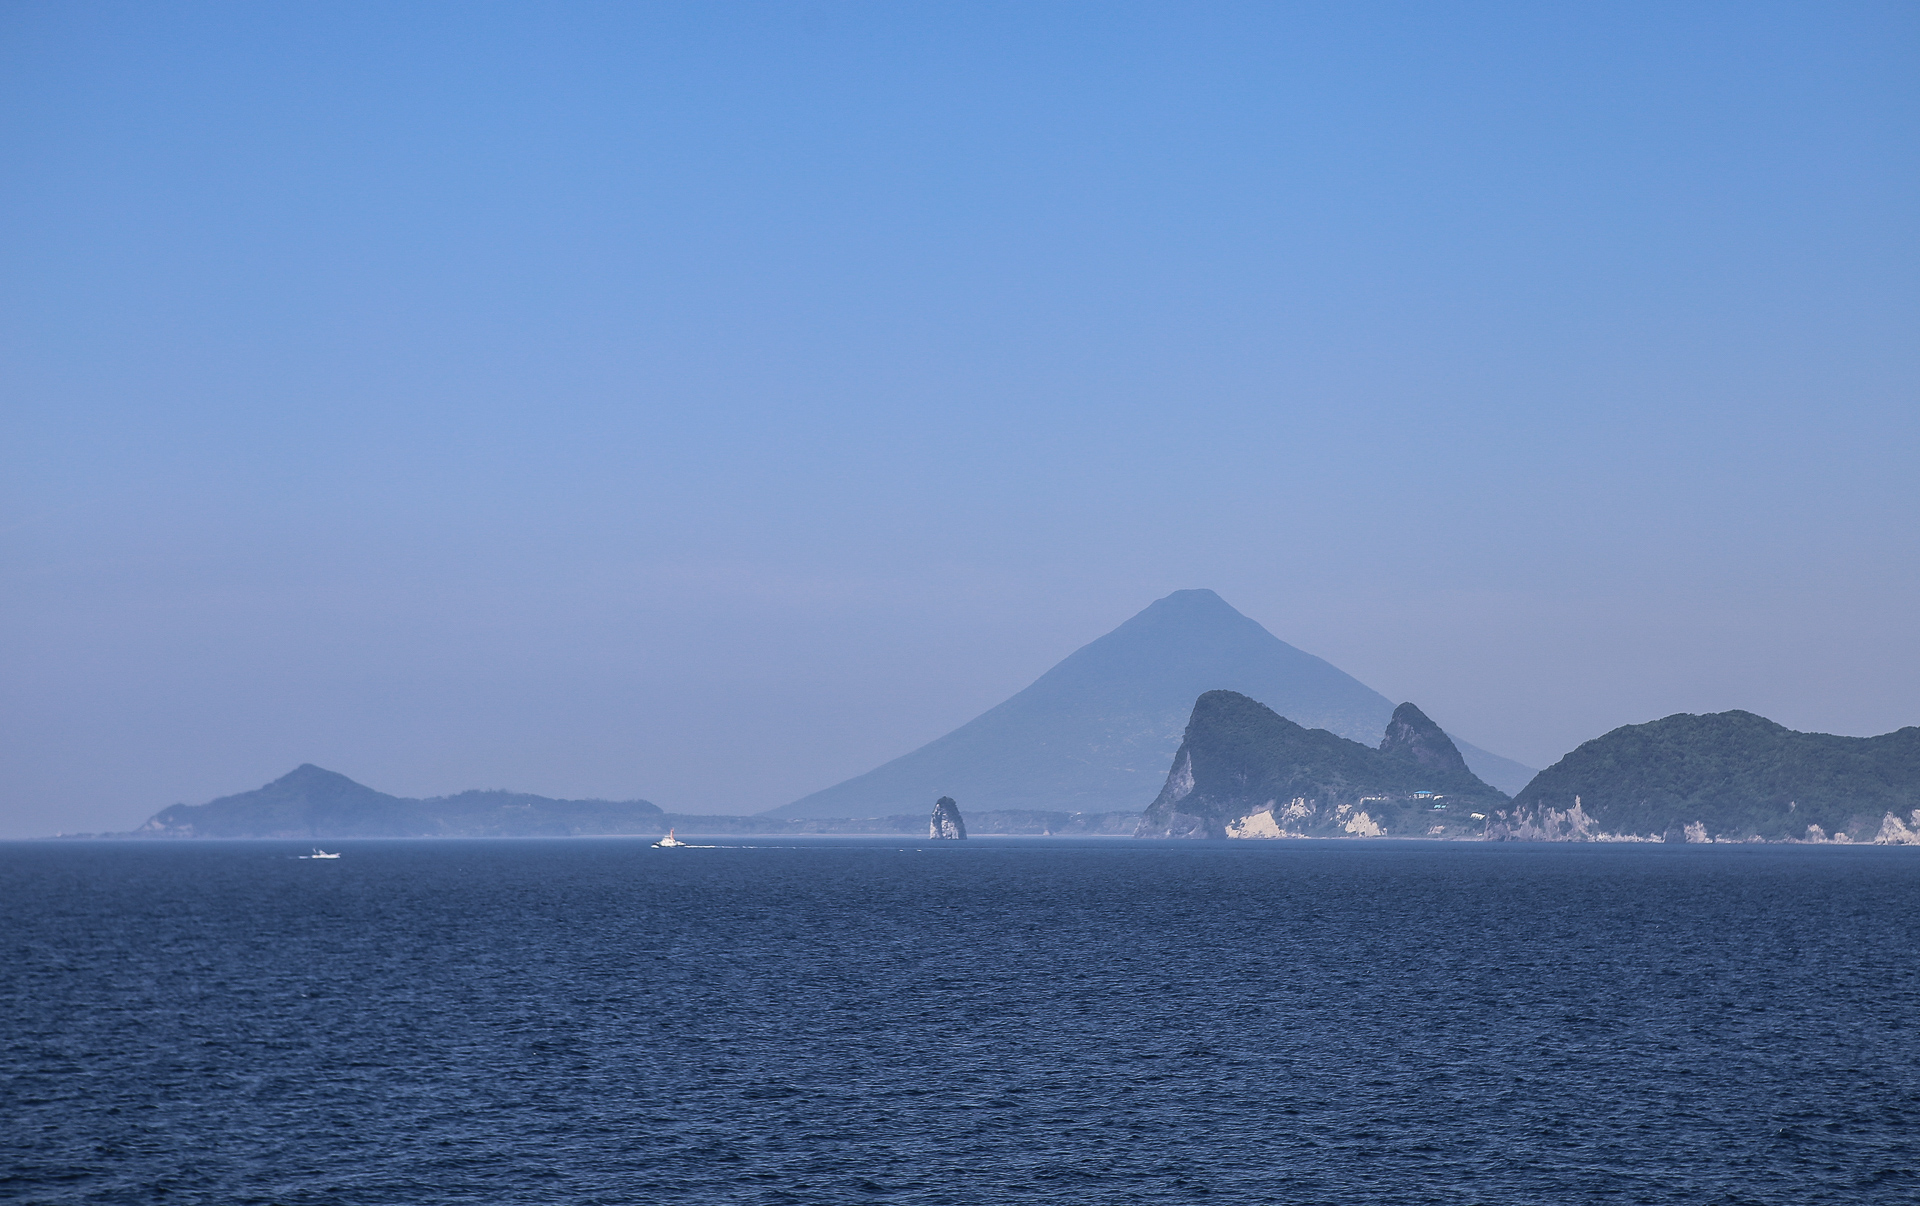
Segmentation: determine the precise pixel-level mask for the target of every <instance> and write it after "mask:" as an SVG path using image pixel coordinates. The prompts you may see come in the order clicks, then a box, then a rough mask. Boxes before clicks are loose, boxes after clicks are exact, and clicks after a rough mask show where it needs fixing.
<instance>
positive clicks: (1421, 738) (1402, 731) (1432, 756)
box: [1380, 703, 1467, 773]
mask: <svg viewBox="0 0 1920 1206" xmlns="http://www.w3.org/2000/svg"><path fill="white" fill-rule="evenodd" d="M1380 752H1381V753H1383V754H1386V755H1388V756H1389V757H1393V758H1401V759H1404V760H1406V761H1409V762H1412V763H1413V764H1414V765H1415V766H1418V767H1420V768H1422V769H1424V770H1431V771H1461V772H1463V773H1465V772H1467V760H1466V759H1465V758H1462V757H1461V756H1460V750H1459V748H1458V747H1457V746H1455V745H1454V744H1453V739H1452V738H1450V737H1448V736H1447V735H1446V733H1445V732H1443V731H1442V730H1441V728H1440V726H1439V725H1437V724H1435V723H1433V721H1431V720H1429V719H1427V714H1426V713H1425V712H1422V711H1421V710H1420V709H1419V708H1416V707H1414V706H1413V705H1412V704H1410V703H1403V704H1401V705H1400V706H1399V707H1397V708H1395V709H1394V710H1393V719H1391V720H1389V721H1387V734H1386V736H1384V737H1382V738H1381V739H1380Z"/></svg>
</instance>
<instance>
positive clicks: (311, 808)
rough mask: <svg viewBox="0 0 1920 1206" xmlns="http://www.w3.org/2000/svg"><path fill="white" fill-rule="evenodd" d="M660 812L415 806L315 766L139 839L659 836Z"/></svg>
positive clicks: (576, 806)
mask: <svg viewBox="0 0 1920 1206" xmlns="http://www.w3.org/2000/svg"><path fill="white" fill-rule="evenodd" d="M661 815H662V814H661V812H660V809H658V808H656V807H655V806H654V805H652V804H649V803H648V802H647V801H645V800H628V801H625V802H623V803H615V802H612V801H608V800H549V799H547V798H546V797H545V796H528V795H520V794H517V793H514V792H505V791H466V792H461V793H460V794H459V795H455V796H438V797H435V798H433V799H429V800H410V799H406V798H404V797H400V796H390V795H387V794H386V793H385V792H379V791H375V790H374V789H373V788H371V787H365V786H363V785H361V784H359V783H355V782H354V781H353V780H352V779H349V778H347V777H346V776H345V775H342V774H337V773H335V772H333V771H330V770H323V769H321V768H320V767H317V766H314V765H313V764H311V763H308V764H305V765H302V766H300V767H298V768H297V769H295V770H293V771H290V772H289V773H287V774H285V775H282V776H281V777H280V778H278V779H275V780H274V781H273V782H271V783H269V784H267V785H266V786H265V787H260V788H256V789H255V790H253V791H247V792H241V793H240V794H239V795H234V796H223V797H221V798H220V799H218V800H214V801H211V802H210V803H206V804H175V805H174V806H173V807H171V808H167V809H163V810H161V811H160V812H159V813H156V814H155V815H154V817H153V819H152V820H150V821H148V822H147V823H146V824H145V825H143V826H141V827H140V828H139V829H138V830H136V831H135V832H136V833H137V834H138V835H140V836H142V837H220V838H264V837H276V838H302V839H307V838H343V837H564V836H569V835H573V834H600V833H657V832H659V829H660V827H659V825H658V824H657V823H656V822H657V821H658V819H659V818H660V816H661Z"/></svg>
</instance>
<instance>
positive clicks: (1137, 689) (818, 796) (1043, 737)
mask: <svg viewBox="0 0 1920 1206" xmlns="http://www.w3.org/2000/svg"><path fill="white" fill-rule="evenodd" d="M1216 690H1227V691H1238V692H1240V693H1241V694H1243V695H1247V696H1250V697H1252V698H1253V699H1256V700H1259V701H1260V702H1261V703H1263V704H1265V705H1267V706H1268V707H1270V708H1272V709H1273V710H1274V711H1276V712H1278V713H1279V714H1280V715H1282V716H1285V717H1287V718H1288V719H1290V720H1292V721H1294V722H1296V723H1298V724H1301V725H1305V726H1306V727H1308V728H1323V729H1328V730H1330V731H1332V732H1334V733H1338V734H1339V735H1340V736H1342V737H1346V738H1349V739H1351V740H1354V741H1360V742H1363V743H1365V744H1367V745H1369V746H1374V745H1378V744H1379V742H1380V740H1381V737H1382V734H1383V733H1384V732H1385V731H1386V728H1387V725H1388V722H1389V721H1390V720H1391V719H1392V717H1393V710H1394V706H1393V703H1392V701H1390V700H1388V699H1387V697H1386V696H1384V695H1381V694H1380V693H1379V692H1378V691H1375V690H1373V689H1372V688H1371V687H1368V686H1367V685H1366V684H1365V683H1362V682H1360V681H1359V680H1358V679H1355V678H1353V677H1352V676H1351V675H1348V674H1345V673H1343V672H1342V671H1340V670H1339V669H1337V668H1335V667H1334V666H1332V665H1329V664H1328V663H1327V662H1325V661H1322V660H1321V659H1320V658H1317V657H1314V656H1313V655H1312V654H1310V653H1304V652H1302V651H1301V650H1298V649H1295V648H1294V647H1293V646H1291V645H1289V644H1287V643H1286V642H1285V641H1282V640H1280V639H1279V638H1277V637H1275V636H1274V635H1273V634H1272V633H1270V632H1268V631H1267V630H1266V629H1265V628H1262V627H1261V626H1260V625H1259V624H1258V623H1256V622H1254V621H1253V620H1250V619H1248V618H1247V617H1246V616H1243V615H1241V614H1240V613H1239V612H1237V611H1235V610H1234V609H1233V608H1232V607H1231V606H1229V605H1228V603H1227V602H1226V600H1224V599H1222V598H1221V597H1220V596H1219V595H1216V594H1214V593H1213V592H1212V591H1210V590H1182V591H1176V592H1174V593H1173V594H1171V595H1168V596H1167V597H1166V598H1164V599H1161V600H1160V601H1159V602H1157V603H1155V604H1153V605H1152V606H1150V607H1148V608H1147V609H1146V610H1145V611H1143V612H1141V613H1140V614H1139V615H1137V616H1134V617H1133V618H1132V619H1131V620H1128V621H1127V622H1126V623H1124V624H1122V625H1120V627H1118V628H1116V629H1114V630H1113V631H1112V632H1110V633H1108V634H1107V635H1105V636H1103V637H1101V638H1100V639H1099V640H1097V641H1094V642H1093V643H1092V644H1089V645H1086V646H1084V647H1082V648H1081V649H1079V650H1077V651H1076V652H1074V653H1073V654H1072V655H1070V656H1069V657H1067V659H1066V660H1064V661H1062V662H1061V663H1060V664H1059V665H1057V666H1055V667H1054V668H1053V669H1051V670H1049V671H1047V672H1046V673H1045V674H1043V675H1041V676H1040V678H1039V679H1038V681H1036V682H1035V683H1034V684H1033V685H1032V686H1030V687H1028V688H1027V689H1026V690H1024V691H1021V692H1020V693H1019V694H1017V695H1015V696H1013V697H1012V698H1011V699H1008V700H1007V701H1006V702H1004V703H1002V704H1000V705H998V706H997V707H994V708H992V709H990V710H988V711H987V712H984V713H982V714H981V715H980V716H978V717H975V718H974V719H973V720H971V721H968V722H967V723H966V724H964V725H962V726H960V727H959V728H957V729H955V730H954V731H953V732H951V733H948V734H947V735H946V736H945V737H941V738H939V739H938V740H936V741H933V742H930V743H928V744H927V745H924V746H922V747H920V748H919V749H917V750H915V751H913V752H912V753H910V754H906V755H903V756H902V757H899V758H896V759H894V760H893V761H892V762H889V763H887V764H885V765H884V766H881V767H878V768H876V769H874V770H871V771H868V772H867V773H866V774H864V775H861V776H859V777H858V778H854V779H849V780H847V781H846V782H844V783H841V784H838V785H836V786H834V787H829V788H827V789H826V790H824V791H818V792H815V793H814V794H812V795H810V796H807V797H805V798H804V799H800V800H796V801H794V802H793V803H791V804H788V805H785V806H784V807H781V808H776V809H774V810H772V813H771V815H773V816H780V817H868V816H889V815H892V814H895V813H907V812H918V811H919V810H920V809H921V808H923V807H925V805H923V804H921V803H920V801H922V800H924V799H926V798H927V797H928V796H941V795H951V796H956V797H959V798H960V799H963V800H966V801H967V803H968V807H969V808H971V809H975V810H982V811H984V810H992V809H1007V808H1032V809H1048V810H1059V811H1069V812H1072V811H1080V812H1109V811H1133V810H1137V809H1143V808H1145V807H1146V806H1147V805H1148V804H1149V803H1150V802H1152V800H1153V799H1154V796H1155V793H1157V792H1158V791H1159V790H1160V786H1161V781H1162V780H1164V779H1165V778H1166V774H1167V766H1168V764H1169V763H1170V761H1171V760H1172V758H1173V755H1174V751H1175V750H1177V749H1179V748H1180V738H1181V734H1182V733H1183V732H1184V731H1185V729H1186V724H1187V719H1188V717H1189V716H1190V715H1191V713H1192V712H1193V704H1194V700H1195V699H1197V698H1199V697H1200V695H1202V694H1203V693H1205V692H1207V691H1216ZM1416 711H1417V710H1416ZM1425 719H1426V718H1425V717H1424V716H1422V717H1421V720H1423V721H1424V720H1425ZM1428 723H1431V722H1430V721H1429V722H1428ZM1460 748H1461V751H1462V753H1464V754H1465V755H1466V759H1467V762H1468V763H1469V764H1470V765H1472V766H1473V767H1474V769H1475V770H1476V772H1477V773H1478V774H1479V775H1480V777H1481V778H1483V779H1486V780H1487V781H1489V782H1491V783H1494V784H1495V785H1503V781H1504V783H1511V784H1512V785H1513V787H1512V790H1517V789H1518V788H1519V787H1520V786H1522V785H1524V784H1525V783H1526V781H1527V780H1528V779H1529V778H1531V777H1532V775H1533V772H1532V770H1530V769H1528V768H1527V767H1523V766H1521V765H1519V764H1518V763H1515V762H1510V761H1508V760H1507V759H1504V758H1500V757H1498V756H1496V755H1492V754H1488V753H1486V752H1485V751H1482V750H1478V749H1475V748H1474V747H1472V746H1468V745H1465V744H1464V743H1462V744H1461V746H1460Z"/></svg>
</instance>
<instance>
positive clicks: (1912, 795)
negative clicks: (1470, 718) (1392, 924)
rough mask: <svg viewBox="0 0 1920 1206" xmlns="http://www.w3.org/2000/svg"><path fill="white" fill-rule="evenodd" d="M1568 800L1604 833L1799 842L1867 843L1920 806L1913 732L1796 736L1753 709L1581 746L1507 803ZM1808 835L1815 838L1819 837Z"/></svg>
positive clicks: (1689, 718)
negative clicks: (1838, 838)
mask: <svg viewBox="0 0 1920 1206" xmlns="http://www.w3.org/2000/svg"><path fill="white" fill-rule="evenodd" d="M1576 798H1577V799H1578V800H1579V802H1580V806H1581V808H1582V809H1583V810H1584V812H1585V814H1586V815H1587V816H1588V817H1590V818H1592V820H1593V824H1594V826H1595V827H1596V828H1597V829H1599V830H1601V831H1605V832H1607V833H1613V834H1640V835H1648V836H1659V835H1664V834H1669V833H1673V834H1675V835H1676V836H1678V835H1679V834H1680V833H1682V832H1684V829H1685V827H1686V826H1688V825H1692V824H1698V825H1700V826H1701V827H1702V830H1703V831H1704V833H1705V834H1706V835H1707V836H1711V837H1715V838H1720V839H1726V840H1742V839H1745V838H1749V837H1759V838H1763V839H1766V840H1769V841H1778V840H1781V839H1786V838H1794V839H1804V838H1806V837H1807V836H1808V827H1809V826H1818V827H1819V831H1818V833H1824V834H1825V835H1828V836H1831V835H1834V834H1836V833H1845V834H1848V835H1850V836H1851V837H1852V838H1853V839H1854V840H1871V839H1872V838H1873V836H1874V834H1875V833H1876V832H1877V831H1878V829H1879V828H1880V826H1881V823H1882V821H1883V819H1884V817H1885V816H1886V815H1887V814H1888V813H1892V814H1893V815H1894V816H1895V817H1896V818H1902V819H1904V818H1906V817H1909V816H1910V815H1911V814H1912V812H1913V810H1914V809H1915V808H1916V807H1920V728H1912V727H1909V728H1904V729H1900V730H1898V731H1896V732H1892V733H1886V734H1883V735H1881V736H1879V737H1837V736H1834V735H1833V734H1830V733H1799V732H1795V731H1794V730H1792V729H1789V728H1787V727H1786V726H1784V725H1780V724H1775V723H1774V722H1773V721H1771V720H1768V719H1767V718H1766V717H1764V716H1755V715H1754V714H1753V713H1751V712H1714V713H1709V714H1706V715H1691V714H1688V713H1680V714H1678V715H1674V716H1668V717H1666V718H1664V719H1662V720H1655V721H1652V722H1650V723H1647V724H1634V725H1626V726H1623V727H1621V728H1617V729H1615V730H1613V731H1612V732H1610V733H1607V734H1605V735H1604V736H1601V737H1596V738H1594V739H1593V740H1592V741H1589V742H1587V743H1585V744H1584V745H1582V746H1580V747H1579V748H1578V749H1576V750H1574V751H1573V752H1572V753H1570V754H1568V755H1567V756H1566V757H1565V758H1562V759H1561V760H1560V761H1558V762H1556V763H1554V764H1553V765H1552V766H1550V767H1548V768H1547V769H1546V770H1543V771H1541V772H1540V773H1539V774H1538V775H1537V776H1535V777H1534V780H1533V782H1531V783H1529V784H1527V786H1526V788H1525V789H1524V790H1522V791H1521V792H1520V794H1519V795H1518V796H1516V797H1514V811H1515V813H1516V815H1537V814H1538V813H1540V812H1541V811H1542V810H1545V809H1553V810H1559V811H1565V810H1567V809H1571V808H1572V807H1573V806H1574V802H1575V800H1576ZM1818 833H1817V834H1816V836H1818Z"/></svg>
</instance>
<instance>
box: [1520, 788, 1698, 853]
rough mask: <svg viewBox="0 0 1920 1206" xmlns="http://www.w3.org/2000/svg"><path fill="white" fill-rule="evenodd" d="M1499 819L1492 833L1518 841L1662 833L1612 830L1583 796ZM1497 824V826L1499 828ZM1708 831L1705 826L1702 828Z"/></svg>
mask: <svg viewBox="0 0 1920 1206" xmlns="http://www.w3.org/2000/svg"><path fill="white" fill-rule="evenodd" d="M1494 815H1495V817H1497V818H1498V820H1497V822H1494V823H1491V824H1489V826H1488V836H1489V837H1504V838H1507V839H1509V840H1512V841H1516V842H1657V841H1659V840H1660V838H1659V836H1658V835H1655V836H1652V837H1643V836H1641V835H1640V834H1637V833H1608V832H1607V831H1606V830H1604V829H1601V828H1600V825H1599V823H1598V822H1597V821H1595V820H1594V819H1593V818H1592V817H1590V816H1588V815H1587V810H1586V808H1585V807H1584V806H1583V805H1582V804H1581V802H1580V797H1579V796H1575V797H1574V798H1573V807H1572V808H1568V809H1564V810H1563V809H1557V808H1540V809H1537V810H1532V811H1529V810H1527V809H1516V810H1515V811H1514V812H1513V813H1511V814H1508V813H1505V812H1498V813H1495V814H1494ZM1496 826H1497V828H1496ZM1702 832H1704V830H1703V831H1702Z"/></svg>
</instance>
